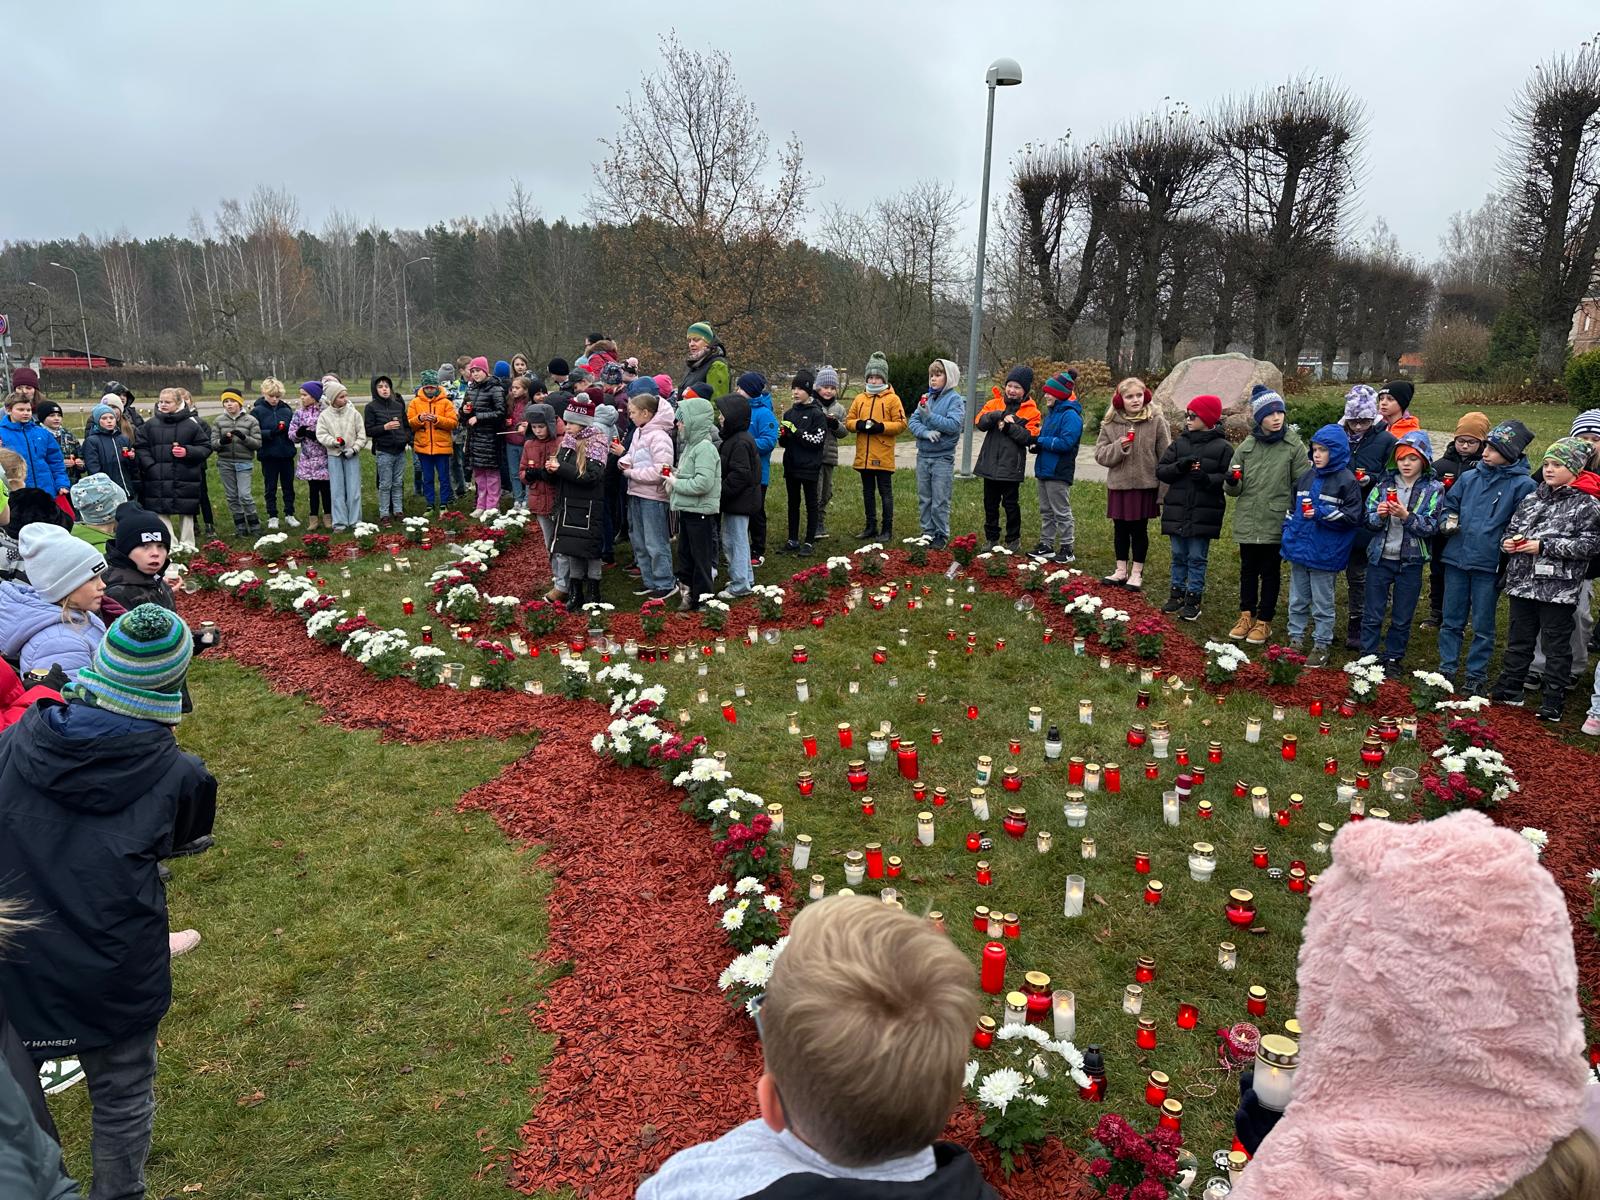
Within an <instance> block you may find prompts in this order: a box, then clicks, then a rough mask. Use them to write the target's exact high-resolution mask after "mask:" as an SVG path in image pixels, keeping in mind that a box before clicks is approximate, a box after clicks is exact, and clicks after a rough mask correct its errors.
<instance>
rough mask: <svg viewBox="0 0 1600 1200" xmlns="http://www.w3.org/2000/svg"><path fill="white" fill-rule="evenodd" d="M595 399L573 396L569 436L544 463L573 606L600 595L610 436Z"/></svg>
mask: <svg viewBox="0 0 1600 1200" xmlns="http://www.w3.org/2000/svg"><path fill="white" fill-rule="evenodd" d="M482 361H483V360H482V359H477V360H475V362H482ZM473 374H474V375H476V374H478V371H477V370H476V369H474V371H473ZM596 403H597V401H596V399H595V398H594V396H592V395H590V394H589V393H587V392H579V393H578V394H577V395H576V396H574V397H573V398H572V400H571V401H570V402H569V403H568V404H567V411H566V414H565V417H564V420H565V422H566V427H567V429H566V434H565V435H564V436H563V437H562V439H561V441H560V443H559V448H558V449H557V450H556V452H555V454H554V455H553V456H552V457H550V458H547V459H545V463H544V468H545V471H546V472H547V473H548V474H551V475H554V476H555V478H556V480H557V487H558V493H559V494H558V499H557V501H556V541H555V550H556V553H557V554H559V555H562V556H563V557H564V558H565V559H566V560H567V564H566V565H567V586H566V589H565V591H566V600H567V604H568V606H569V607H570V608H572V609H574V610H576V609H580V608H582V607H583V606H584V605H585V604H589V603H593V602H595V601H598V600H599V599H600V570H601V564H600V540H601V533H602V529H601V525H602V518H601V515H600V509H601V507H602V505H603V504H604V503H605V475H606V459H607V458H608V457H609V456H610V453H611V439H610V437H609V436H608V434H607V431H606V429H605V427H604V426H602V425H600V424H598V423H597V422H596V421H595V406H596ZM463 411H464V410H463ZM480 499H481V494H480ZM558 590H559V589H558Z"/></svg>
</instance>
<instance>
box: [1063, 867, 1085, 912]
mask: <svg viewBox="0 0 1600 1200" xmlns="http://www.w3.org/2000/svg"><path fill="white" fill-rule="evenodd" d="M1061 915H1062V916H1064V917H1081V916H1083V876H1082V875H1068V876H1067V886H1066V899H1065V902H1064V903H1063V905H1062V908H1061Z"/></svg>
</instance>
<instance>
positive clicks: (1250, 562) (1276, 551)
mask: <svg viewBox="0 0 1600 1200" xmlns="http://www.w3.org/2000/svg"><path fill="white" fill-rule="evenodd" d="M1282 572H1283V562H1282V555H1281V553H1280V547H1279V546H1278V544H1277V543H1276V542H1267V543H1264V544H1263V543H1255V542H1241V543H1240V544H1239V609H1240V611H1241V612H1248V613H1254V614H1255V616H1256V620H1258V621H1266V622H1267V623H1268V624H1269V625H1270V624H1271V623H1272V619H1273V618H1274V617H1276V616H1277V615H1278V592H1279V589H1280V588H1281V587H1282V584H1283V579H1282Z"/></svg>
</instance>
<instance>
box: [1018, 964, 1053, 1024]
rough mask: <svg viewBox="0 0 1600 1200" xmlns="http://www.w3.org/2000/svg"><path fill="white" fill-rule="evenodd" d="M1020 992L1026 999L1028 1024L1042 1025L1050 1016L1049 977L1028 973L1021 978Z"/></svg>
mask: <svg viewBox="0 0 1600 1200" xmlns="http://www.w3.org/2000/svg"><path fill="white" fill-rule="evenodd" d="M1022 991H1023V994H1024V995H1025V996H1027V998H1028V999H1027V1010H1028V1024H1029V1025H1041V1024H1043V1023H1044V1019H1045V1018H1046V1017H1048V1016H1049V1015H1050V976H1048V975H1046V974H1045V973H1044V972H1043V971H1029V972H1028V973H1027V974H1026V975H1024V976H1023V977H1022Z"/></svg>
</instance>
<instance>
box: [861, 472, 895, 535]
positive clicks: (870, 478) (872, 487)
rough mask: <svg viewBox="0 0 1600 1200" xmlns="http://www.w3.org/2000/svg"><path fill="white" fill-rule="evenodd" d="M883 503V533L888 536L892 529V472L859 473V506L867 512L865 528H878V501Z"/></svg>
mask: <svg viewBox="0 0 1600 1200" xmlns="http://www.w3.org/2000/svg"><path fill="white" fill-rule="evenodd" d="M880 499H881V500H882V501H883V533H884V535H885V536H887V535H888V533H889V531H890V530H891V529H892V528H893V527H894V472H893V471H875V470H864V471H862V472H861V504H862V507H863V508H865V509H866V512H867V528H868V529H869V530H875V529H877V528H878V503H877V502H878V501H879V500H880Z"/></svg>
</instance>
